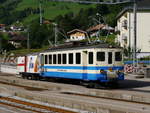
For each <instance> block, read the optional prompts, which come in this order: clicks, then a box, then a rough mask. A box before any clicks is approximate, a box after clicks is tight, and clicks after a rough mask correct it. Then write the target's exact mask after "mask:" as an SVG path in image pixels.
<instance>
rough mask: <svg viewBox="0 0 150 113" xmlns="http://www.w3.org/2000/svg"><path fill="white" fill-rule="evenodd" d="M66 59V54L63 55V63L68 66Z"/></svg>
mask: <svg viewBox="0 0 150 113" xmlns="http://www.w3.org/2000/svg"><path fill="white" fill-rule="evenodd" d="M66 58H67V57H66V54H62V59H63V60H62V61H63V62H62V63H63V64H66V63H67V60H66Z"/></svg>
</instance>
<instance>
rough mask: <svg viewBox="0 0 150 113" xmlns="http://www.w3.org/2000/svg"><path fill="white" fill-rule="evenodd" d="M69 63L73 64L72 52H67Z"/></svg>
mask: <svg viewBox="0 0 150 113" xmlns="http://www.w3.org/2000/svg"><path fill="white" fill-rule="evenodd" d="M69 64H73V53H69Z"/></svg>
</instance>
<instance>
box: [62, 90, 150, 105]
mask: <svg viewBox="0 0 150 113" xmlns="http://www.w3.org/2000/svg"><path fill="white" fill-rule="evenodd" d="M61 93H62V94H67V95H74V96H81V97H92V98H100V99H105V100H114V101H120V102H130V103H133V104H143V105H149V106H150V104H149V103H145V102H137V101H130V100H125V99H117V98H111V97H100V96H93V95H88V94H80V93H72V92H61Z"/></svg>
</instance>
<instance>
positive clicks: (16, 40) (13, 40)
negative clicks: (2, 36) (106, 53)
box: [9, 35, 27, 48]
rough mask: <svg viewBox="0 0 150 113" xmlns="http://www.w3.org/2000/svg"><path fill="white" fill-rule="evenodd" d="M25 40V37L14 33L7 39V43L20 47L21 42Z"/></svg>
mask: <svg viewBox="0 0 150 113" xmlns="http://www.w3.org/2000/svg"><path fill="white" fill-rule="evenodd" d="M26 40H27V38H26V37H24V36H22V35H15V36H13V37H12V38H11V39H10V40H9V43H11V44H12V45H14V46H15V47H16V48H19V47H21V42H22V41H26Z"/></svg>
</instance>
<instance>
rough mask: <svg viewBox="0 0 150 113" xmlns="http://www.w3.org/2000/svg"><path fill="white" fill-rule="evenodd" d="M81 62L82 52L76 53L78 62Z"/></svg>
mask: <svg viewBox="0 0 150 113" xmlns="http://www.w3.org/2000/svg"><path fill="white" fill-rule="evenodd" d="M80 63H81V54H80V53H76V64H80Z"/></svg>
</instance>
